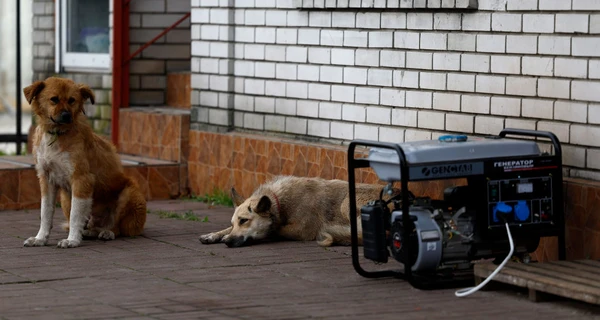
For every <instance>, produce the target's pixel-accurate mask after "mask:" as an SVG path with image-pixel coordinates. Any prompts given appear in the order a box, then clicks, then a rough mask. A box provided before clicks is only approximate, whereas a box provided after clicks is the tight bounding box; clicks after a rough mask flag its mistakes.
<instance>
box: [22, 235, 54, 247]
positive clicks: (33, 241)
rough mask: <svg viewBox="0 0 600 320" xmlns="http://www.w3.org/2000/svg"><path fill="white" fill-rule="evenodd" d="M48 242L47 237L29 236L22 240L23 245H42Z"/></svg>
mask: <svg viewBox="0 0 600 320" xmlns="http://www.w3.org/2000/svg"><path fill="white" fill-rule="evenodd" d="M47 242H48V240H47V239H38V238H36V237H30V238H29V239H27V240H25V242H23V246H24V247H43V246H45V245H46V243H47Z"/></svg>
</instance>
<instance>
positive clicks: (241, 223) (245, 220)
mask: <svg viewBox="0 0 600 320" xmlns="http://www.w3.org/2000/svg"><path fill="white" fill-rule="evenodd" d="M246 222H248V219H244V218H242V219H240V226H241V225H243V224H244V223H246Z"/></svg>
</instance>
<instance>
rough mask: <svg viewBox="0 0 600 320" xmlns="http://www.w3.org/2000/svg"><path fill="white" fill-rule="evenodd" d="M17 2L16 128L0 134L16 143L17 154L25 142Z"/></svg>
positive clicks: (2, 137)
mask: <svg viewBox="0 0 600 320" xmlns="http://www.w3.org/2000/svg"><path fill="white" fill-rule="evenodd" d="M15 1H16V2H17V17H16V18H17V19H16V20H17V26H16V27H17V30H16V31H17V32H16V36H17V48H16V49H17V54H16V58H17V59H16V60H17V61H16V66H15V69H16V73H17V74H16V87H17V88H16V89H17V92H16V102H17V105H16V113H17V114H16V116H17V119H16V121H17V123H16V124H17V130H16V132H15V134H0V142H15V143H17V155H20V154H21V144H22V143H23V142H27V135H24V134H22V133H21V118H22V116H21V114H22V106H21V94H22V92H21V1H20V0H15Z"/></svg>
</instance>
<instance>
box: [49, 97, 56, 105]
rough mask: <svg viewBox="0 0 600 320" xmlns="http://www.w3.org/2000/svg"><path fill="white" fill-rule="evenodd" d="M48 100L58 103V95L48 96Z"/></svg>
mask: <svg viewBox="0 0 600 320" xmlns="http://www.w3.org/2000/svg"><path fill="white" fill-rule="evenodd" d="M50 101H52V102H53V103H55V104H56V103H58V97H52V98H50Z"/></svg>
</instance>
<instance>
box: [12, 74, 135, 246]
mask: <svg viewBox="0 0 600 320" xmlns="http://www.w3.org/2000/svg"><path fill="white" fill-rule="evenodd" d="M23 93H24V94H25V97H26V98H27V101H29V103H30V104H31V106H32V110H33V111H34V113H35V115H36V119H37V121H36V123H37V128H36V130H35V134H34V138H33V155H34V160H35V168H36V171H37V176H38V178H39V181H40V191H41V194H42V201H41V202H42V205H41V221H40V229H39V232H38V234H37V235H36V236H35V237H31V238H29V239H27V240H25V242H24V246H26V247H32V246H44V245H46V243H47V242H48V237H49V235H50V230H51V229H52V219H53V216H54V209H55V207H56V205H55V202H56V198H57V197H56V195H57V192H60V203H61V207H62V209H63V213H64V215H65V217H66V219H67V224H66V225H65V228H66V229H68V230H69V235H68V237H67V239H64V240H61V241H59V242H58V247H60V248H72V247H77V246H79V245H80V243H81V240H82V238H83V236H87V237H98V238H99V239H103V240H111V239H114V238H115V237H116V236H119V235H124V236H135V235H139V234H141V233H142V231H143V229H144V224H145V223H146V200H145V198H144V196H143V194H142V193H141V191H140V190H139V188H138V186H137V184H136V183H135V181H133V180H132V179H130V178H129V177H127V176H125V174H124V172H123V167H122V166H121V161H120V159H119V157H118V156H117V153H116V149H115V147H114V146H113V145H112V144H111V143H110V142H109V141H107V140H105V139H104V138H102V137H100V136H98V135H96V134H95V133H94V132H93V130H92V128H91V126H90V125H89V123H88V120H87V119H86V117H85V115H84V102H85V101H86V100H87V99H90V101H91V102H92V103H94V93H93V92H92V90H90V88H89V87H88V86H86V85H82V84H75V83H74V82H73V81H71V80H68V79H61V78H55V77H52V78H48V79H46V80H45V81H36V82H34V83H33V84H32V85H30V86H28V87H26V88H25V89H24V90H23Z"/></svg>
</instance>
